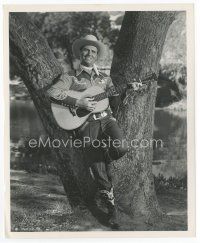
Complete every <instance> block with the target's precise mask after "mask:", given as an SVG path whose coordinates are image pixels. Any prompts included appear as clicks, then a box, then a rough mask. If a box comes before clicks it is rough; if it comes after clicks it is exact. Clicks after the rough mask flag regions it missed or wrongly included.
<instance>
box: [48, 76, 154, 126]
mask: <svg viewBox="0 0 200 243" xmlns="http://www.w3.org/2000/svg"><path fill="white" fill-rule="evenodd" d="M150 80H157V77H156V75H155V74H150V75H148V76H146V77H145V78H144V79H142V80H141V83H142V84H146V83H148V82H149V81H150ZM126 88H129V89H130V88H131V84H122V85H119V86H117V87H114V86H113V87H111V88H109V89H108V90H107V91H105V90H104V89H103V88H101V87H99V86H91V87H89V88H88V89H86V90H84V91H83V92H80V91H74V90H69V91H68V95H69V96H71V97H73V98H76V99H80V98H84V97H85V98H86V97H91V96H92V97H93V98H94V100H95V101H97V104H96V107H95V109H94V110H93V111H92V112H91V111H88V110H85V109H83V108H79V107H75V108H73V107H69V106H63V105H60V104H56V103H52V104H51V109H52V113H53V116H54V118H55V120H56V122H57V124H58V125H59V126H60V127H61V128H63V129H65V130H74V129H76V128H78V127H80V126H81V125H82V124H83V123H85V122H86V120H87V118H88V117H89V116H90V114H92V113H97V112H103V111H105V110H106V109H107V108H108V106H109V100H108V98H109V97H110V96H113V95H115V94H120V93H122V92H123V91H124V90H125V89H126Z"/></svg>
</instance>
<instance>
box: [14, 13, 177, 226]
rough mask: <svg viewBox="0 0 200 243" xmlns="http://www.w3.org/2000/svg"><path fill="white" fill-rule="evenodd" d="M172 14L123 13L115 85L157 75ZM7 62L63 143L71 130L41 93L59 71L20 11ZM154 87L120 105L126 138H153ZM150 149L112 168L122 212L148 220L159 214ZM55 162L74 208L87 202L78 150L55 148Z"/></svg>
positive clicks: (89, 183) (86, 178)
mask: <svg viewBox="0 0 200 243" xmlns="http://www.w3.org/2000/svg"><path fill="white" fill-rule="evenodd" d="M174 16H175V12H173V13H171V12H127V13H126V14H125V18H124V21H123V24H122V28H121V31H120V36H119V39H118V42H117V45H116V48H115V56H114V59H113V64H112V70H111V75H112V78H113V80H114V82H115V84H116V85H117V84H119V83H124V82H130V81H132V78H133V77H142V76H145V74H146V73H148V72H155V73H158V67H159V60H160V57H161V53H162V48H163V45H164V41H165V37H166V34H167V30H168V28H169V26H170V24H171V23H172V21H173V19H174ZM10 59H11V63H12V64H13V65H15V67H17V70H18V73H20V75H21V77H22V78H23V80H24V83H25V85H26V86H27V88H28V90H29V92H30V95H31V97H32V99H33V102H34V104H35V106H36V108H37V110H38V113H39V115H40V118H41V120H42V122H43V125H44V128H45V129H46V131H47V133H48V134H49V136H50V137H51V138H56V139H63V140H66V139H68V138H70V136H72V134H71V133H70V132H66V131H63V130H62V129H60V128H59V127H58V126H57V124H56V122H55V120H54V118H53V116H52V113H51V109H50V102H49V100H48V98H47V97H46V96H45V90H46V88H48V87H49V86H50V85H51V83H53V82H55V81H56V79H58V78H59V76H60V74H61V72H62V70H61V68H60V65H59V63H58V62H57V60H56V59H55V57H54V55H53V54H52V51H51V49H50V48H49V46H48V44H47V42H46V40H45V38H44V37H43V35H42V34H41V33H40V31H39V29H38V28H37V27H36V26H35V25H34V24H33V23H32V22H31V21H30V19H29V18H28V16H27V15H26V14H24V13H11V14H10ZM155 95H156V83H155V82H150V83H149V85H148V86H147V88H146V91H145V92H144V93H142V94H141V95H137V94H136V95H135V94H134V95H130V96H129V98H128V100H127V101H128V102H127V103H126V104H127V105H124V104H122V107H121V109H120V112H119V115H118V119H119V122H120V124H121V126H122V127H123V128H124V130H125V132H126V136H127V139H128V140H129V141H130V140H131V139H133V138H136V139H138V140H142V139H147V140H149V139H151V138H152V131H153V113H154V103H155ZM152 149H153V148H152V147H148V148H138V149H137V150H134V149H131V150H130V152H129V153H128V154H127V156H126V157H124V158H122V159H121V160H120V161H118V162H117V163H116V165H115V168H114V170H115V175H116V178H115V188H116V196H117V201H118V203H119V205H120V208H121V209H122V211H123V212H122V213H121V219H123V217H124V212H125V213H126V215H127V214H129V215H134V218H135V219H137V217H136V216H137V215H136V212H137V214H138V216H140V218H141V217H142V216H144V220H145V221H146V220H147V221H148V222H149V221H151V220H152V219H154V218H157V216H159V215H160V213H161V211H160V209H159V206H158V203H157V199H156V195H155V191H154V184H153V175H152V152H153V151H152ZM54 152H55V164H56V165H57V169H58V173H59V176H60V178H61V181H62V183H63V186H64V188H65V191H66V194H67V196H68V199H69V201H70V203H71V205H72V206H75V205H77V204H79V203H81V201H82V200H84V201H88V200H89V199H90V196H91V195H93V192H94V190H95V185H94V183H93V180H92V178H91V176H90V173H89V169H88V167H87V163H85V161H84V160H83V158H82V153H81V152H80V151H75V150H74V149H72V148H70V147H69V146H68V147H67V148H64V149H63V148H57V149H55V151H54Z"/></svg>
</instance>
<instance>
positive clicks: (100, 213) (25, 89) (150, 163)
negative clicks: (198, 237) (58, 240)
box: [7, 4, 195, 236]
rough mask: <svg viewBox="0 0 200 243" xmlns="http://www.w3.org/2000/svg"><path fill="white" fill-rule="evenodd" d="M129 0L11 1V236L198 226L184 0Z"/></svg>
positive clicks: (189, 229) (187, 14) (189, 11)
mask: <svg viewBox="0 0 200 243" xmlns="http://www.w3.org/2000/svg"><path fill="white" fill-rule="evenodd" d="M131 6H132V8H130V6H129V7H127V8H126V6H125V5H124V6H123V8H121V9H120V8H119V7H118V8H117V10H115V9H116V8H114V7H113V8H112V6H110V7H109V8H103V7H102V8H99V7H98V8H96V9H95V8H94V6H91V8H89V9H88V10H87V8H85V7H83V8H81V7H80V6H79V7H78V8H76V7H74V8H73V7H72V5H71V7H70V8H68V7H67V6H66V5H64V6H63V7H62V5H61V6H60V8H58V6H57V8H54V7H52V8H51V11H50V10H49V7H46V8H45V7H44V6H43V7H42V8H39V7H38V8H37V7H35V9H34V11H33V8H31V7H30V8H22V10H21V11H19V8H18V9H17V10H16V11H15V8H14V7H13V8H12V7H10V8H7V19H8V26H7V27H8V29H7V39H8V41H9V43H8V50H7V54H8V56H7V59H8V73H7V76H8V84H7V86H8V107H7V109H8V113H9V118H8V119H9V121H8V123H9V127H8V129H9V131H8V133H9V156H8V157H9V161H7V163H8V167H9V168H8V171H7V172H8V176H9V179H8V181H9V183H8V187H9V188H8V192H9V195H8V197H9V198H8V204H9V210H8V211H9V212H8V216H7V222H9V223H8V224H7V231H8V232H10V235H12V233H14V234H13V235H15V233H22V234H23V233H30V236H31V233H33V232H34V233H35V232H37V233H43V232H46V233H48V232H49V233H52V232H56V233H57V234H59V233H61V232H66V233H67V232H75V233H77V234H78V233H81V232H89V233H90V232H99V233H105V232H114V233H113V234H117V232H118V231H119V232H124V233H125V232H133V233H134V232H144V233H148V232H166V235H167V232H169V234H170V233H172V232H173V233H178V232H179V233H180V234H183V235H184V233H186V234H187V233H188V234H189V233H190V234H192V232H194V228H193V227H194V218H193V217H194V207H193V201H194V194H193V193H191V191H190V187H189V185H193V183H194V181H193V179H194V176H192V171H193V168H194V163H195V161H193V160H192V159H193V158H194V157H193V154H192V153H193V150H189V147H188V144H190V145H191V146H192V144H193V142H194V141H193V131H192V130H191V129H190V128H191V119H190V117H189V115H188V114H189V113H188V112H192V111H193V108H194V104H192V102H191V94H192V92H193V91H194V90H193V88H190V89H189V88H188V87H189V86H190V87H193V83H194V80H193V78H192V77H193V75H192V74H190V76H189V75H188V73H189V72H192V71H193V69H192V68H190V69H189V68H188V67H189V66H190V67H191V66H192V61H194V60H193V58H194V57H193V54H194V53H192V51H191V52H189V51H188V48H191V46H188V40H189V39H190V38H192V35H193V33H192V30H191V29H189V27H191V26H192V25H191V24H190V23H189V21H192V17H193V8H192V4H186V5H181V4H180V5H176V7H173V6H172V7H171V9H170V8H169V7H168V8H165V7H163V8H160V10H159V8H158V6H157V7H155V8H154V7H153V6H151V5H149V10H148V9H147V8H145V9H142V7H134V5H131ZM25 9H27V10H25ZM192 45H193V43H192ZM190 50H192V49H190ZM188 60H190V61H188ZM188 77H190V78H188ZM188 94H190V95H188ZM189 96H190V98H189ZM188 139H189V140H188ZM190 154H191V155H190ZM188 163H189V165H190V166H188ZM138 234H139V233H138Z"/></svg>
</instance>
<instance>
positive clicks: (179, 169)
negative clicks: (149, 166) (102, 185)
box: [10, 100, 187, 178]
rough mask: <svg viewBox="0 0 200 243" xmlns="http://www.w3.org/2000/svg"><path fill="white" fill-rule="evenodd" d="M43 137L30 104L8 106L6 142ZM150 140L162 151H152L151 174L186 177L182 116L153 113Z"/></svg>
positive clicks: (169, 113)
mask: <svg viewBox="0 0 200 243" xmlns="http://www.w3.org/2000/svg"><path fill="white" fill-rule="evenodd" d="M41 134H44V129H43V127H42V124H41V122H40V119H39V117H38V114H37V112H36V109H35V107H34V105H33V103H32V102H31V101H22V100H13V101H11V106H10V139H11V143H12V144H15V143H18V141H19V140H21V139H24V138H27V139H28V138H35V137H39V136H40V135H41ZM154 138H155V139H162V141H163V147H162V148H161V147H159V146H158V148H154V162H153V173H154V175H156V176H158V175H159V174H162V175H163V176H164V177H165V178H169V177H178V178H180V177H184V176H185V175H186V174H187V119H186V112H177V111H176V112H175V111H166V110H163V109H159V110H156V111H155V121H154Z"/></svg>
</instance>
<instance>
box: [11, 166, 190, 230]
mask: <svg viewBox="0 0 200 243" xmlns="http://www.w3.org/2000/svg"><path fill="white" fill-rule="evenodd" d="M158 200H159V203H160V206H161V208H162V210H163V211H164V212H165V213H166V215H168V216H167V217H165V219H164V220H163V221H162V222H161V223H160V222H159V223H158V224H157V225H154V226H152V225H148V224H144V223H143V221H142V219H140V218H131V217H129V216H128V215H125V214H123V216H122V217H121V222H122V227H121V228H120V230H124V231H126V230H138V231H139V230H167V231H168V230H172V231H174V230H187V211H186V208H187V192H186V191H183V190H182V191H181V190H172V191H169V192H168V193H166V192H165V193H159V194H158ZM110 230H111V228H109V227H108V226H107V225H106V224H102V223H101V222H100V221H99V220H98V219H97V218H95V217H94V216H93V215H92V214H91V213H90V212H89V211H88V210H86V209H84V208H77V209H75V211H73V212H72V210H71V207H70V205H69V203H68V200H67V197H66V195H65V192H64V190H63V187H62V185H61V183H60V181H59V179H58V178H57V177H56V176H53V175H41V174H37V173H27V172H24V171H15V170H13V171H11V231H16V232H40V231H110Z"/></svg>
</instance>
